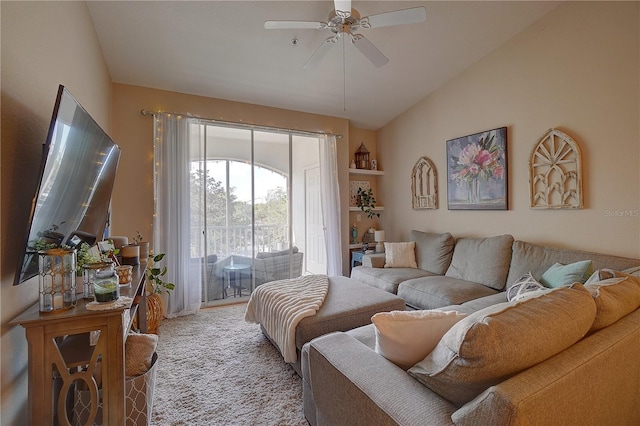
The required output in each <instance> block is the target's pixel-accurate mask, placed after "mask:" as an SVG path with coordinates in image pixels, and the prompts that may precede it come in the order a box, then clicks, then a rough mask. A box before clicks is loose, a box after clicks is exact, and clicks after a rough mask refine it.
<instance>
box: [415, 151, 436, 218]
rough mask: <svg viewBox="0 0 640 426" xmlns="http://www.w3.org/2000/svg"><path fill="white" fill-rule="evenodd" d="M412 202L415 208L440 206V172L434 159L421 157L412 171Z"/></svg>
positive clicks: (423, 208)
mask: <svg viewBox="0 0 640 426" xmlns="http://www.w3.org/2000/svg"><path fill="white" fill-rule="evenodd" d="M411 204H412V206H413V208H414V209H415V210H427V209H437V208H438V174H437V173H436V166H435V165H434V164H433V161H431V160H430V159H428V158H427V157H420V159H419V160H418V162H417V163H416V165H415V166H413V172H412V173H411Z"/></svg>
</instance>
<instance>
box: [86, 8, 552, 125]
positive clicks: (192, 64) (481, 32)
mask: <svg viewBox="0 0 640 426" xmlns="http://www.w3.org/2000/svg"><path fill="white" fill-rule="evenodd" d="M87 4H88V7H89V11H90V14H91V17H92V19H93V22H94V25H95V29H96V32H97V34H98V38H99V41H100V44H101V46H102V50H103V52H104V56H105V60H106V62H107V66H108V68H109V71H110V73H111V78H112V80H113V81H114V82H117V83H124V84H132V85H139V86H145V87H151V88H158V89H163V90H170V91H176V92H182V93H188V94H195V95H200V96H207V97H212V98H219V99H227V100H233V101H239V102H247V103H252V104H257V105H265V106H271V107H277V108H285V109H290V110H296V111H304V112H310V113H316V114H323V115H329V116H335V117H342V118H347V119H349V120H351V123H352V124H353V125H354V126H356V127H360V128H364V129H373V130H375V129H378V128H380V127H381V126H383V125H385V124H386V123H388V122H389V121H390V120H392V119H393V118H394V117H396V116H397V115H399V114H400V113H402V112H403V111H405V110H407V109H408V108H410V107H411V106H412V105H414V104H415V103H416V102H418V101H419V100H421V99H423V98H424V97H425V96H427V95H428V94H429V93H430V92H432V91H433V90H435V89H437V88H438V87H439V86H441V85H442V84H444V83H445V82H447V81H448V80H450V79H451V78H453V77H454V76H456V75H457V74H459V73H460V72H462V71H463V70H465V69H466V68H467V67H469V66H470V65H472V64H473V63H475V62H476V61H478V60H479V59H481V58H482V57H484V56H486V55H487V54H489V53H490V52H492V51H493V50H495V49H496V48H497V47H499V46H500V45H502V44H503V43H505V42H507V41H508V40H509V39H510V38H512V37H513V36H514V35H516V34H517V33H518V32H520V31H522V30H523V29H524V28H526V27H527V26H529V25H530V24H531V23H533V22H534V21H536V20H538V19H540V18H542V17H543V16H544V15H545V14H546V13H547V12H549V11H550V10H551V9H553V8H554V7H556V6H557V4H558V2H555V1H534V2H528V1H495V2H488V1H469V2H466V1H426V2H414V1H412V2H406V1H356V0H354V1H353V2H352V7H353V8H355V9H356V10H358V11H359V12H360V15H361V16H363V17H364V16H370V15H374V14H380V13H384V12H389V11H394V10H398V9H407V8H412V7H417V6H424V7H425V9H426V21H425V22H423V23H416V24H408V25H400V26H389V27H382V28H369V29H360V30H359V31H357V33H359V34H362V35H364V36H365V37H366V38H367V39H368V40H369V41H371V42H372V43H373V44H374V45H375V46H376V47H377V48H378V49H379V50H380V51H381V52H382V53H383V54H384V55H385V56H386V57H387V58H388V59H389V62H388V63H387V64H385V65H383V66H381V67H376V66H374V65H373V64H372V63H371V62H370V61H369V60H367V58H366V57H365V56H364V55H363V54H362V53H361V52H360V51H359V50H358V49H356V48H355V47H354V46H353V45H352V44H351V43H350V42H348V41H347V42H346V43H342V42H339V43H336V44H335V45H333V46H332V47H331V49H329V50H328V53H327V54H326V56H325V57H324V58H323V59H322V61H320V63H319V64H317V65H315V66H312V67H306V68H305V67H304V65H305V63H306V62H307V60H308V59H309V57H311V55H312V54H313V53H314V51H315V50H316V49H317V48H318V46H320V45H321V44H322V43H323V41H324V40H325V39H326V38H327V37H329V36H331V35H332V33H331V31H329V30H327V29H324V30H318V29H295V30H294V29H292V30H285V29H278V30H265V29H264V22H265V21H267V20H296V21H321V22H327V21H328V19H329V13H330V12H331V11H332V10H333V9H334V2H332V1H289V2H285V1H88V2H87Z"/></svg>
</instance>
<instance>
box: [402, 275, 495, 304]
mask: <svg viewBox="0 0 640 426" xmlns="http://www.w3.org/2000/svg"><path fill="white" fill-rule="evenodd" d="M495 293H498V291H497V290H494V289H492V288H490V287H487V286H485V285H482V284H478V283H475V282H471V281H465V280H461V279H459V278H452V277H443V276H437V275H436V276H429V277H421V278H415V279H412V280H407V281H404V282H402V283H400V285H399V286H398V296H400V297H402V298H403V299H404V300H405V302H406V303H407V305H409V306H411V307H414V308H416V309H438V308H441V307H442V306H449V305H460V304H462V303H465V302H468V301H469V300H473V299H478V298H481V297H485V296H490V295H492V294H495Z"/></svg>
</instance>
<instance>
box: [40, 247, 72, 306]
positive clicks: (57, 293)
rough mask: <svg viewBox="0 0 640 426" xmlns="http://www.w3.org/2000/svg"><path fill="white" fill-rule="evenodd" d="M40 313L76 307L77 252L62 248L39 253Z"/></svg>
mask: <svg viewBox="0 0 640 426" xmlns="http://www.w3.org/2000/svg"><path fill="white" fill-rule="evenodd" d="M38 281H39V285H40V287H39V288H40V312H54V311H60V310H64V309H71V308H73V307H74V306H76V251H75V250H67V249H62V248H55V249H49V250H43V251H39V252H38Z"/></svg>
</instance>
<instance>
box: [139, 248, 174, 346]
mask: <svg viewBox="0 0 640 426" xmlns="http://www.w3.org/2000/svg"><path fill="white" fill-rule="evenodd" d="M164 256H165V253H159V254H156V255H155V256H153V257H150V258H149V263H148V264H147V269H146V271H145V273H146V276H147V289H148V292H149V294H147V331H148V332H149V333H153V334H157V333H158V326H159V325H160V321H162V319H163V318H164V315H165V312H166V305H165V303H166V302H165V298H164V297H163V295H164V294H168V293H169V291H171V290H173V289H174V288H175V284H173V283H170V282H166V281H165V280H164V278H163V277H164V276H165V275H167V267H166V266H162V267H160V266H159V265H158V263H159V262H161V261H162V260H163V259H164Z"/></svg>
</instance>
